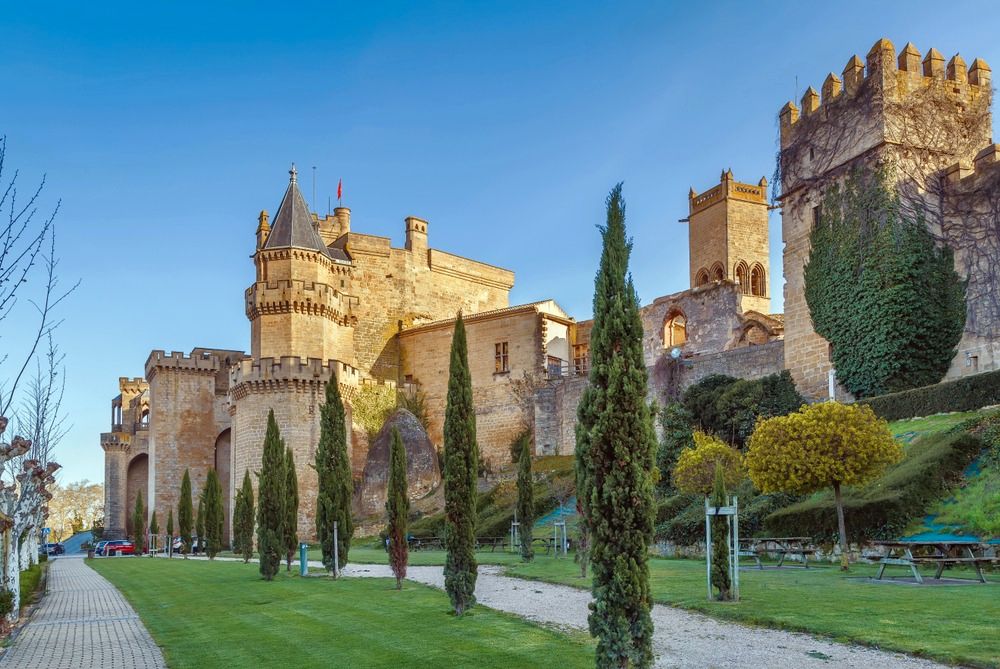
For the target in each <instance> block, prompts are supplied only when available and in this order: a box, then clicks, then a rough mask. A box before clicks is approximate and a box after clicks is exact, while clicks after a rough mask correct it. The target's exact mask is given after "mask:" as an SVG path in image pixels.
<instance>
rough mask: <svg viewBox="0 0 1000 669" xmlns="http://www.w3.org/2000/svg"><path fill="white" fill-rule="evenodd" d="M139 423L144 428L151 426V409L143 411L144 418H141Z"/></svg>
mask: <svg viewBox="0 0 1000 669" xmlns="http://www.w3.org/2000/svg"><path fill="white" fill-rule="evenodd" d="M139 423H140V424H141V425H143V426H147V425H149V408H148V407H147V408H144V409H143V410H142V416H141V417H140V418H139Z"/></svg>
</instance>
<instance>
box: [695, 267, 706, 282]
mask: <svg viewBox="0 0 1000 669" xmlns="http://www.w3.org/2000/svg"><path fill="white" fill-rule="evenodd" d="M706 283H708V270H707V269H705V268H704V267H702V268H701V269H700V270H698V274H697V276H695V279H694V285H696V286H704V285H705V284H706Z"/></svg>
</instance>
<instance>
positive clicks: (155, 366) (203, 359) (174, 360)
mask: <svg viewBox="0 0 1000 669" xmlns="http://www.w3.org/2000/svg"><path fill="white" fill-rule="evenodd" d="M221 368H222V362H221V359H220V357H219V355H218V354H217V353H214V352H212V351H206V350H204V349H201V350H199V349H195V350H194V351H192V352H191V354H190V355H188V354H186V353H182V352H180V351H171V352H170V353H166V352H164V351H161V350H156V351H153V352H152V353H150V354H149V357H148V358H146V378H147V379H150V380H152V378H153V377H154V376H155V375H156V374H157V372H158V371H160V370H183V371H185V372H194V373H197V374H215V373H216V372H218V371H219V370H220V369H221Z"/></svg>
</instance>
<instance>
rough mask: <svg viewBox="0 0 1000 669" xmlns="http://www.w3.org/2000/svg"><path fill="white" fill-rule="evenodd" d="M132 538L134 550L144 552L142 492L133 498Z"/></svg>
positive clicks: (144, 527) (144, 525) (144, 523)
mask: <svg viewBox="0 0 1000 669" xmlns="http://www.w3.org/2000/svg"><path fill="white" fill-rule="evenodd" d="M132 536H133V541H134V542H135V549H136V550H137V551H138V552H139V553H144V552H145V551H146V510H145V509H144V508H143V506H142V491H141V490H140V491H138V492H137V493H136V496H135V511H133V513H132Z"/></svg>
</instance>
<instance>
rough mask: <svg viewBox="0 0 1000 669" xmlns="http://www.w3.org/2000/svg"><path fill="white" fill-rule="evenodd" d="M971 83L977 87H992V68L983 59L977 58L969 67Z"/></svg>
mask: <svg viewBox="0 0 1000 669" xmlns="http://www.w3.org/2000/svg"><path fill="white" fill-rule="evenodd" d="M969 83H970V84H974V85H976V86H989V85H990V66H989V65H987V64H986V61H985V60H983V59H982V58H976V59H975V60H974V61H972V65H970V66H969Z"/></svg>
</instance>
